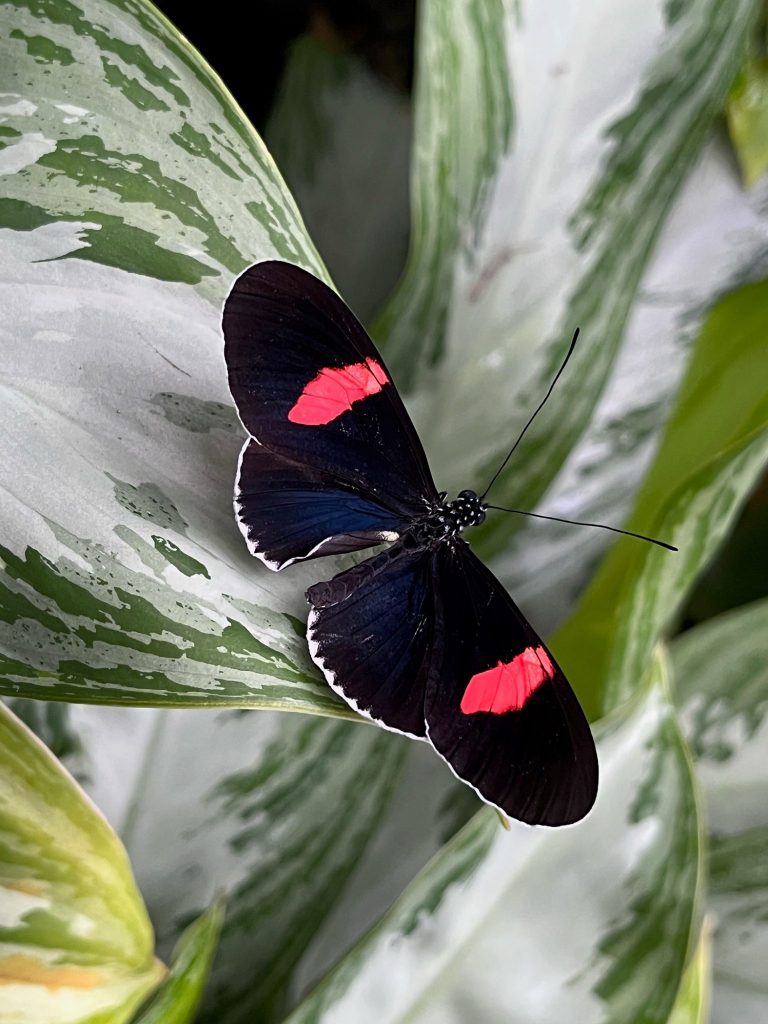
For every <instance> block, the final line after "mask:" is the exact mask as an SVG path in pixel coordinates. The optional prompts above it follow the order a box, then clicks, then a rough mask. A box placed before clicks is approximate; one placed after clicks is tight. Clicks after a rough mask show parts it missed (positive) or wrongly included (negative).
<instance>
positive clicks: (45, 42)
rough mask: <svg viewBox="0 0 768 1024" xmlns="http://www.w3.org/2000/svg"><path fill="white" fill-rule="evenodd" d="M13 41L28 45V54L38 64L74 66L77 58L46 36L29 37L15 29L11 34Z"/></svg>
mask: <svg viewBox="0 0 768 1024" xmlns="http://www.w3.org/2000/svg"><path fill="white" fill-rule="evenodd" d="M10 38H11V39H23V40H24V42H25V43H26V45H27V53H28V54H29V56H30V57H33V58H34V59H35V61H36V62H37V63H38V64H63V65H64V66H66V65H68V64H74V63H75V58H74V56H73V55H72V52H71V51H70V50H68V49H67V48H66V46H59V45H58V44H57V43H54V41H53V40H52V39H47V38H46V37H45V36H28V35H25V34H24V32H22V31H21V29H18V28H15V29H14V30H13V31H12V32H11V33H10Z"/></svg>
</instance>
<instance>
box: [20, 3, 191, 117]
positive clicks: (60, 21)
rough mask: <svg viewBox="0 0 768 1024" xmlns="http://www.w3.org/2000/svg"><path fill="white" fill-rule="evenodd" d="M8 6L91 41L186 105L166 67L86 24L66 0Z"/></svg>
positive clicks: (135, 45) (137, 48) (139, 48)
mask: <svg viewBox="0 0 768 1024" xmlns="http://www.w3.org/2000/svg"><path fill="white" fill-rule="evenodd" d="M8 6H9V7H17V8H20V9H22V10H28V11H29V12H30V13H31V14H32V15H33V16H34V17H35V18H38V19H44V20H45V21H49V22H52V23H53V24H54V25H66V26H67V27H69V28H70V29H72V31H73V32H74V33H75V34H76V35H78V36H81V37H83V38H86V39H91V40H92V41H93V42H94V43H95V44H96V46H97V47H98V49H99V50H102V51H104V52H105V53H113V54H115V55H116V56H117V57H119V58H120V60H121V61H122V62H123V63H124V64H125V65H127V66H128V67H133V68H135V69H136V70H137V71H138V72H140V73H141V74H142V75H143V77H144V78H145V79H146V80H147V82H149V83H150V84H151V85H154V86H156V87H158V88H161V89H165V91H166V92H167V93H168V94H169V95H170V96H171V97H172V98H173V100H174V102H175V103H177V104H178V105H179V106H181V107H188V106H189V103H190V101H189V97H188V96H187V95H186V93H185V92H184V91H183V89H181V88H180V87H179V86H178V84H177V83H176V75H175V74H174V72H173V71H172V70H171V69H170V68H169V67H166V66H163V67H157V66H156V65H155V64H153V63H152V61H151V60H150V59H149V57H148V56H147V53H146V51H145V49H144V47H143V46H141V45H139V44H138V43H126V42H124V41H123V40H121V39H115V38H114V37H113V36H111V35H109V33H108V32H106V31H104V30H103V29H102V28H100V27H99V26H98V25H96V24H94V23H93V22H90V21H89V20H88V19H87V18H86V17H85V15H84V14H83V12H82V11H81V10H80V8H79V7H77V6H76V5H75V4H73V3H70V2H69V0H9V3H8Z"/></svg>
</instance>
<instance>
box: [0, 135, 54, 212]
mask: <svg viewBox="0 0 768 1024" xmlns="http://www.w3.org/2000/svg"><path fill="white" fill-rule="evenodd" d="M7 131H9V132H10V131H13V129H7ZM16 134H17V135H21V132H16ZM58 219H59V218H58V217H55V216H54V215H53V214H51V213H48V212H47V211H46V210H41V209H40V207H39V206H34V205H33V204H32V203H25V202H23V201H22V200H21V199H3V198H0V227H2V228H11V229H12V230H13V231H34V230H35V228H39V227H42V225H43V224H53V223H54V222H55V221H57V220H58Z"/></svg>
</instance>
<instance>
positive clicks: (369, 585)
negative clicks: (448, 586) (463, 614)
mask: <svg viewBox="0 0 768 1024" xmlns="http://www.w3.org/2000/svg"><path fill="white" fill-rule="evenodd" d="M432 575H433V573H432V558H431V555H430V554H429V553H428V552H425V551H424V550H423V549H420V548H418V547H417V546H415V545H414V546H413V547H411V546H406V545H405V544H403V543H397V544H394V545H393V546H392V547H390V548H388V549H387V550H386V551H383V552H381V553H380V554H379V555H376V556H374V557H373V558H369V559H367V560H366V561H365V562H361V563H360V564H359V565H356V566H355V567H354V568H352V569H349V570H347V572H343V573H340V574H339V575H338V576H336V577H334V578H333V579H332V580H330V581H329V582H327V583H317V584H315V586H314V587H310V589H309V590H308V591H307V598H308V599H309V603H310V606H311V610H310V613H309V621H308V623H307V642H308V644H309V650H310V654H311V655H312V658H313V660H314V661H315V663H316V664H317V665H318V666H319V667H320V668H321V669H322V671H323V673H324V675H325V678H326V679H327V680H328V683H329V685H330V686H331V687H332V688H333V689H334V690H335V691H336V692H337V693H338V694H340V695H341V696H342V697H343V698H344V700H346V701H347V703H348V704H350V705H351V706H352V707H353V708H354V709H355V710H356V711H359V712H360V713H361V714H363V715H365V716H366V717H368V718H371V719H373V720H374V721H375V722H378V724H379V725H383V726H384V727H385V728H387V729H391V730H393V731H394V732H401V733H405V734H406V735H409V736H414V737H418V738H423V736H424V692H425V686H426V681H427V672H428V668H429V657H430V650H431V643H432V630H433V625H434V607H433V600H432Z"/></svg>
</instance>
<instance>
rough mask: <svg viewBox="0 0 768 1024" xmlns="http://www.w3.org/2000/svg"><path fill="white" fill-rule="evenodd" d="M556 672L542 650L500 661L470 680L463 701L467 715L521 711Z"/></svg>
mask: <svg viewBox="0 0 768 1024" xmlns="http://www.w3.org/2000/svg"><path fill="white" fill-rule="evenodd" d="M554 675H555V669H554V667H553V665H552V662H551V661H550V658H549V655H548V654H547V652H546V651H545V650H544V648H543V647H526V649H525V650H524V651H523V653H522V654H518V655H517V656H516V657H515V658H513V659H512V661H507V662H503V661H500V662H499V663H498V664H497V665H495V666H494V667H493V668H489V669H486V670H485V672H478V673H477V674H476V675H474V676H472V678H471V679H470V680H469V685H468V686H467V688H466V690H465V691H464V696H463V697H462V698H461V710H462V711H463V712H464V714H465V715H474V714H475V713H476V712H477V711H491V712H493V714H494V715H503V714H504V713H505V712H506V711H520V709H521V708H522V707H523V705H524V704H525V702H526V701H527V700H528V698H529V697H530V696H531V694H532V693H533V692H534V690H536V689H538V687H539V686H541V684H542V683H543V682H544V681H545V680H546V679H553V678H554Z"/></svg>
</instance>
